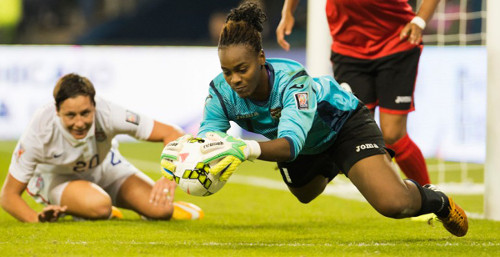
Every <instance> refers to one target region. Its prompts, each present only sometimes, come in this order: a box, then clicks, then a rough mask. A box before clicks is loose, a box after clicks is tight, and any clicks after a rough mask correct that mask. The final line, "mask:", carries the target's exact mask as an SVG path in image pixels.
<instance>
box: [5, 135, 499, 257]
mask: <svg viewBox="0 0 500 257" xmlns="http://www.w3.org/2000/svg"><path fill="white" fill-rule="evenodd" d="M14 145H15V142H0V181H1V182H2V184H3V180H4V178H5V176H6V174H7V170H8V165H9V163H10V158H11V155H12V151H13V148H14ZM161 149H162V146H161V144H153V143H122V144H121V145H120V151H121V152H122V154H123V155H124V156H126V157H127V158H128V159H129V160H130V161H131V162H132V163H134V164H135V165H136V166H137V167H138V168H140V169H142V170H144V171H145V172H146V173H147V174H148V175H150V176H151V177H152V178H153V179H157V178H159V177H160V174H159V164H157V163H159V156H160V152H161ZM250 176H251V177H260V178H265V179H267V180H272V181H276V182H281V177H280V175H279V172H278V171H277V170H275V169H274V165H273V164H272V163H265V162H255V163H250V162H246V163H244V164H243V165H242V167H241V168H240V169H239V170H238V171H237V174H235V175H234V177H233V178H232V179H233V181H234V182H233V183H232V182H231V179H230V180H229V182H228V183H227V184H226V186H225V187H224V188H223V189H222V190H221V191H219V192H218V193H217V194H215V195H212V196H209V197H193V196H189V195H187V194H185V193H183V192H182V191H180V190H177V196H176V198H177V200H184V201H188V202H193V203H195V204H197V205H198V206H200V207H202V208H203V209H204V211H205V218H204V219H202V220H199V221H191V222H189V221H182V222H181V221H162V222H160V221H143V220H141V219H140V218H139V216H138V215H137V214H135V213H133V212H131V211H124V215H125V218H124V219H123V220H110V221H80V222H76V221H73V220H72V219H71V218H70V217H66V218H64V219H63V220H62V221H61V222H57V223H52V224H47V223H42V224H24V223H21V222H18V221H16V220H15V219H14V218H12V217H11V216H10V215H8V214H7V213H6V212H5V211H3V210H0V256H419V257H421V256H500V222H494V221H487V220H481V219H470V220H469V227H470V228H469V234H467V235H466V236H465V237H463V238H456V237H453V236H451V235H450V234H449V233H448V232H447V231H446V230H445V229H444V228H443V227H442V226H441V224H440V223H435V224H434V225H433V226H431V225H428V224H427V223H425V222H415V221H411V220H409V219H403V220H394V219H389V218H385V217H382V216H381V215H379V214H377V213H376V212H375V211H374V210H373V209H372V208H371V207H370V206H369V205H368V204H367V203H366V202H362V201H355V200H348V199H344V198H339V197H335V196H331V195H322V196H320V197H318V198H317V199H316V200H314V201H313V202H312V203H310V204H307V205H304V204H301V203H299V202H298V201H297V200H296V199H295V198H294V197H293V196H292V194H291V193H289V192H287V191H285V190H280V189H273V188H268V187H263V186H262V185H252V184H246V183H240V182H239V181H241V180H242V178H243V179H244V178H246V177H250ZM431 176H432V177H433V178H434V176H435V174H432V173H431ZM237 177H239V178H237ZM281 183H282V182H281ZM334 183H335V180H334ZM24 197H25V199H26V200H27V201H28V202H29V204H30V205H31V206H32V207H33V208H35V209H37V210H40V209H41V206H39V205H37V204H36V203H34V202H33V200H31V198H29V197H28V196H26V195H24ZM455 199H456V201H457V202H458V203H459V204H460V205H461V206H462V207H464V209H466V210H467V211H470V212H476V213H481V212H482V211H483V206H482V205H483V203H482V196H479V195H472V196H456V197H455ZM499 203H500V201H499Z"/></svg>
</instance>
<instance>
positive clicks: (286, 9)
mask: <svg viewBox="0 0 500 257" xmlns="http://www.w3.org/2000/svg"><path fill="white" fill-rule="evenodd" d="M298 3H299V0H285V2H284V3H283V9H282V11H281V20H280V23H279V24H278V27H277V28H276V40H277V41H278V44H279V45H280V46H281V47H282V48H283V49H285V50H286V51H288V50H290V44H289V43H288V42H287V41H286V40H285V36H288V35H290V34H292V29H293V25H294V24H295V17H294V16H293V13H294V12H295V9H297V5H298Z"/></svg>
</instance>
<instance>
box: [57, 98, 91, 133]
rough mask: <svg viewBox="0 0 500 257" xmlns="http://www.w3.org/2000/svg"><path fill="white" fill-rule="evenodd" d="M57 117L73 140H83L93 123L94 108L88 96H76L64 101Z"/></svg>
mask: <svg viewBox="0 0 500 257" xmlns="http://www.w3.org/2000/svg"><path fill="white" fill-rule="evenodd" d="M57 115H58V116H59V117H60V118H61V122H62V124H63V125H64V127H65V128H66V129H67V130H68V132H69V133H70V134H71V135H72V136H73V137H74V138H75V139H83V138H85V136H87V134H88V132H89V130H90V127H91V126H92V123H93V122H94V115H95V106H94V104H93V103H92V101H91V100H90V97H89V96H82V95H78V96H75V97H71V98H68V99H66V100H64V101H63V102H62V103H61V105H60V107H59V111H58V112H57Z"/></svg>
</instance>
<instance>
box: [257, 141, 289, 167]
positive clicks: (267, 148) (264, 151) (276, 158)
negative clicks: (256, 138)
mask: <svg viewBox="0 0 500 257" xmlns="http://www.w3.org/2000/svg"><path fill="white" fill-rule="evenodd" d="M259 145H260V150H261V154H260V156H259V158H258V159H260V160H263V161H272V162H283V161H289V160H290V159H291V158H292V157H291V152H290V143H289V142H288V140H286V139H284V138H277V139H273V140H270V141H265V142H259Z"/></svg>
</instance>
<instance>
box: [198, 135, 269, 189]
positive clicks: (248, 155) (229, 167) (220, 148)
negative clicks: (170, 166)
mask: <svg viewBox="0 0 500 257" xmlns="http://www.w3.org/2000/svg"><path fill="white" fill-rule="evenodd" d="M205 137H206V138H205V143H204V144H202V145H201V152H202V153H203V154H204V160H203V161H202V162H203V163H206V164H208V163H210V162H211V161H213V160H217V159H221V160H220V161H219V162H217V164H216V165H215V166H213V167H210V169H209V172H210V173H212V174H215V175H217V174H219V173H221V175H220V177H219V179H220V180H222V181H226V180H228V179H229V177H230V176H231V175H232V174H233V172H234V171H235V170H236V168H237V167H238V166H239V165H240V164H241V162H243V161H245V160H252V161H253V160H255V159H256V158H257V157H259V155H260V146H259V143H257V141H253V140H248V141H247V140H242V139H239V138H235V137H233V136H229V135H227V134H226V133H223V132H208V133H206V134H205Z"/></svg>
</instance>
